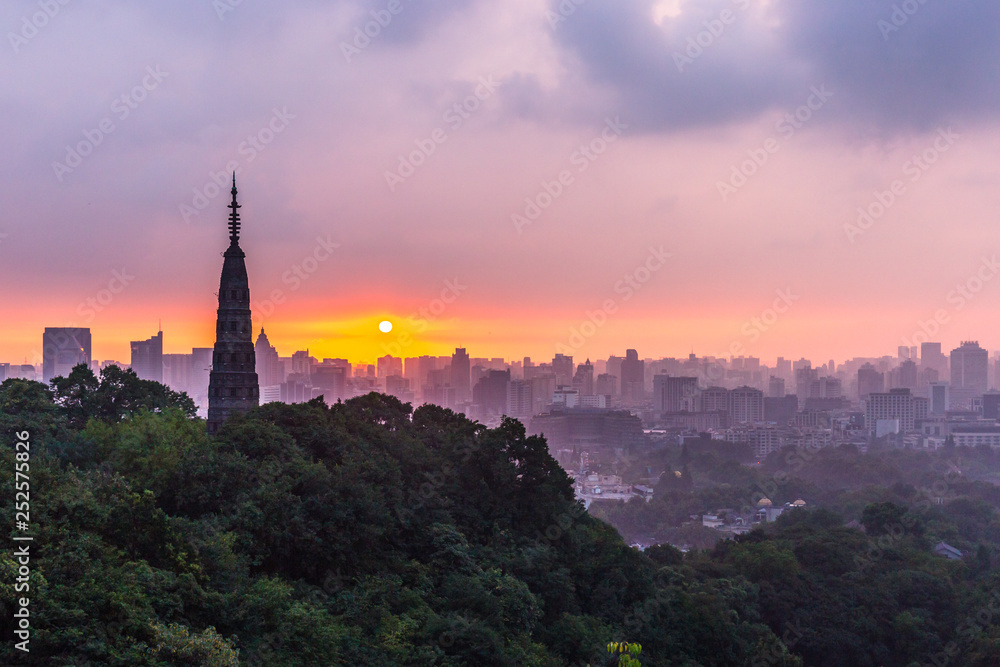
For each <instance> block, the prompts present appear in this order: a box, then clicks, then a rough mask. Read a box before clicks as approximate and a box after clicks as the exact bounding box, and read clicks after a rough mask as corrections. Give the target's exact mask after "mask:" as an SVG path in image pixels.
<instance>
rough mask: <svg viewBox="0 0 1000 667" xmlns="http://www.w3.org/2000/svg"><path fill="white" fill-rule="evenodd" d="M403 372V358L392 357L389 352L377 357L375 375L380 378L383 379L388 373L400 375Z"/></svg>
mask: <svg viewBox="0 0 1000 667" xmlns="http://www.w3.org/2000/svg"><path fill="white" fill-rule="evenodd" d="M402 374H403V360H402V359H400V358H399V357H394V356H392V355H390V354H387V355H385V356H384V357H379V358H378V362H377V364H376V369H375V375H376V376H377V377H378V378H379V379H380V380H384V379H385V378H387V377H389V376H390V375H402Z"/></svg>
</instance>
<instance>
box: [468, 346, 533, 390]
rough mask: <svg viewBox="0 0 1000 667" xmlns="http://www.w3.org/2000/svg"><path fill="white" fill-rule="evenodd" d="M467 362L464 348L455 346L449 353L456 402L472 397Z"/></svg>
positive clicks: (469, 369) (470, 376) (470, 377)
mask: <svg viewBox="0 0 1000 667" xmlns="http://www.w3.org/2000/svg"><path fill="white" fill-rule="evenodd" d="M469 363H470V362H469V355H468V353H466V351H465V348H464V347H457V348H455V354H453V355H451V386H452V388H454V390H455V402H456V403H457V404H462V403H468V402H469V401H470V400H471V399H472V375H471V372H470V371H471V367H470V366H469ZM528 363H530V360H528Z"/></svg>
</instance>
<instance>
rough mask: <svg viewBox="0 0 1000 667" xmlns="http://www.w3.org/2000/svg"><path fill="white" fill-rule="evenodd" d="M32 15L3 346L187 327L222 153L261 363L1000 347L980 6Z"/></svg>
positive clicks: (204, 277) (199, 290)
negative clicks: (779, 308) (74, 330)
mask: <svg viewBox="0 0 1000 667" xmlns="http://www.w3.org/2000/svg"><path fill="white" fill-rule="evenodd" d="M53 6H54V7H56V9H55V10H50V14H51V15H48V14H47V15H46V16H47V18H45V20H44V21H42V20H39V19H37V17H36V16H35V14H36V13H37V12H38V11H42V10H41V9H39V5H36V4H35V3H26V2H25V3H21V2H18V3H5V4H4V6H3V7H0V25H4V26H6V27H7V32H8V34H7V35H6V40H5V41H6V42H7V44H6V48H5V49H2V50H0V75H2V76H3V78H4V81H5V82H7V85H6V86H5V87H4V90H3V93H2V95H3V108H4V114H3V116H2V118H0V123H2V125H3V127H4V130H5V131H4V136H5V137H7V142H6V156H7V159H6V160H5V161H4V165H3V167H0V168H2V170H3V171H2V176H3V178H2V180H0V182H2V185H0V193H2V195H3V199H4V202H5V206H4V215H3V218H2V219H0V280H2V281H3V282H4V284H5V285H8V286H10V287H9V288H8V289H7V290H5V298H4V300H3V303H2V304H0V321H2V322H3V329H4V336H3V338H2V341H0V359H4V360H5V361H6V360H9V361H12V362H13V361H18V362H19V361H21V360H22V359H24V358H26V357H27V358H29V361H31V360H32V357H33V356H35V355H38V354H40V349H39V344H40V334H41V331H42V329H43V328H44V327H46V326H66V325H76V326H86V327H89V328H90V329H91V330H92V331H93V336H94V357H95V358H99V359H126V358H127V356H128V342H129V340H141V339H145V338H147V337H149V336H150V335H152V333H154V332H155V331H156V330H157V323H158V322H159V321H160V320H162V322H163V329H164V330H165V331H166V332H167V335H166V338H165V351H166V352H187V351H190V349H191V348H193V347H207V346H210V345H211V344H212V341H213V329H212V326H213V321H214V309H215V307H216V304H215V298H216V297H215V294H214V292H215V289H216V285H217V273H218V260H219V255H218V253H220V252H221V251H222V250H223V249H224V247H225V218H226V215H227V212H226V208H225V206H226V203H227V198H226V196H225V191H226V186H225V184H224V183H223V184H222V186H221V187H220V186H219V183H220V182H223V181H225V180H226V178H227V174H228V172H229V171H231V170H233V169H235V170H237V171H238V172H239V174H238V177H239V180H240V188H241V203H242V204H243V211H242V212H243V219H244V225H245V226H244V234H243V240H242V243H243V246H244V248H245V249H246V251H247V254H248V269H249V272H250V278H251V281H250V288H251V292H252V296H253V318H254V326H255V328H260V326H261V325H263V326H265V327H266V329H267V331H268V334H269V337H270V339H271V342H272V344H274V345H275V346H276V347H278V348H279V349H281V350H282V351H283V352H284V351H285V350H287V351H288V353H290V352H291V351H294V350H299V349H306V348H308V349H309V350H310V351H311V353H313V354H314V355H315V356H317V357H319V358H322V357H345V358H350V359H351V360H356V361H358V362H368V363H374V361H375V359H376V358H377V357H379V356H383V355H384V354H385V353H386V348H385V346H386V345H391V344H392V343H393V342H396V341H397V340H398V336H399V335H400V334H409V335H411V336H413V342H412V344H410V345H409V346H408V349H407V350H406V352H405V356H419V355H421V354H435V355H444V354H450V353H451V352H452V351H453V350H454V348H455V347H457V346H464V347H467V348H468V349H470V351H472V353H473V354H477V355H482V356H484V357H501V356H502V357H505V358H508V359H519V358H520V357H522V356H532V357H534V358H538V359H548V358H551V356H552V354H553V353H554V352H558V351H560V349H559V348H558V347H557V346H558V345H560V344H564V345H570V343H569V341H570V339H571V337H572V335H573V333H572V329H573V328H574V327H575V328H576V329H577V330H579V329H580V327H581V325H582V324H583V323H585V322H587V321H588V320H592V319H593V318H592V317H590V316H589V315H588V313H589V314H593V313H595V312H597V311H600V310H602V309H603V307H604V304H605V303H606V302H608V300H611V301H613V302H614V305H615V307H616V308H615V309H616V312H614V313H611V314H608V316H607V318H606V323H605V324H603V325H602V326H599V327H597V328H596V331H595V333H594V334H593V335H591V336H585V337H584V340H583V342H582V344H581V345H579V346H572V347H573V348H574V349H573V353H574V356H575V357H576V358H577V359H578V360H582V359H584V358H586V357H588V356H589V357H593V358H606V357H607V356H609V355H611V354H619V355H621V354H624V351H625V349H627V348H635V349H638V350H640V351H641V353H642V354H643V356H647V357H651V358H659V357H667V356H674V357H685V356H686V355H687V354H688V353H689V352H691V351H692V350H694V351H695V352H696V353H698V354H699V355H716V356H729V355H730V354H731V352H730V350H731V347H732V345H733V344H734V343H740V344H741V345H743V346H744V348H745V349H744V351H743V352H742V354H746V355H752V356H756V357H760V358H763V359H765V360H773V359H775V358H776V357H777V356H785V357H786V358H794V359H798V358H799V357H806V358H811V359H813V360H814V361H816V362H817V363H825V362H826V360H829V359H831V358H832V359H837V360H844V359H849V358H853V357H856V356H880V355H882V354H890V355H892V354H894V352H895V350H896V348H897V346H899V345H904V344H907V342H908V341H913V338H914V335H915V334H917V333H918V332H921V331H922V330H923V329H925V328H926V327H924V326H923V324H926V323H928V322H932V321H934V320H936V321H937V322H936V325H937V326H936V327H935V331H934V333H933V335H930V336H928V338H929V339H930V340H941V341H943V342H944V347H945V348H946V349H951V348H952V347H956V346H958V344H959V343H960V342H961V341H962V340H965V339H976V340H979V341H980V342H981V344H982V345H983V346H984V347H986V348H987V349H995V348H1000V337H998V335H997V334H996V332H997V331H998V330H1000V315H998V314H997V312H998V311H997V309H996V308H994V307H993V305H994V304H995V303H996V299H997V297H998V296H1000V294H998V284H1000V281H993V278H994V277H995V275H996V271H997V265H996V259H995V257H994V248H995V247H996V244H995V240H994V235H995V230H996V228H997V223H998V220H997V214H998V204H1000V201H998V195H997V188H996V183H997V182H998V181H1000V168H998V166H997V160H996V155H997V153H998V149H1000V132H998V129H1000V128H998V125H997V120H996V118H997V116H996V114H995V113H994V112H995V110H996V108H997V103H998V86H1000V83H998V78H997V77H996V76H995V70H996V62H997V57H996V56H997V49H998V48H1000V47H998V44H1000V40H997V39H996V34H995V32H996V30H997V27H996V26H997V25H998V21H997V20H996V19H997V18H1000V17H998V16H997V15H998V14H1000V8H997V7H994V6H992V5H984V4H983V3H977V2H958V3H947V4H945V3H926V4H914V7H916V8H917V9H916V10H915V11H914V12H912V13H906V12H904V13H902V14H896V13H894V8H893V5H892V3H887V2H875V3H873V2H861V1H860V0H859V1H851V2H838V3H835V4H825V5H822V6H815V5H803V4H799V3H791V2H782V1H770V2H741V1H737V0H718V1H710V2H697V3H695V2H680V1H667V2H663V1H652V0H641V1H640V0H629V1H627V2H620V3H613V4H611V3H599V2H592V1H591V2H570V1H568V0H567V2H564V3H561V4H560V3H549V2H542V1H540V0H512V1H511V2H504V3H499V4H497V3H485V2H474V1H465V2H447V3H446V2H439V3H423V4H417V3H413V4H410V3H407V2H403V3H400V4H398V5H394V9H395V10H398V11H396V12H395V13H393V12H390V11H389V9H387V7H388V5H387V3H385V2H377V1H373V2H318V1H317V2H306V3H295V5H294V6H284V5H279V4H276V3H251V2H243V3H238V2H232V1H231V0H224V1H222V2H215V3H212V2H200V1H194V0H192V1H189V2H177V3H171V4H170V6H169V7H165V6H159V5H150V6H147V5H141V6H127V7H120V6H118V5H116V4H114V3H110V2H96V3H88V4H86V5H83V4H76V3H68V4H61V3H56V4H55V5H53ZM112 7H113V8H114V9H113V12H112ZM387 17H388V18H387ZM372 21H375V23H374V24H372ZM38 24H41V25H38ZM373 25H374V26H375V27H372V26H373ZM366 29H367V30H368V32H369V35H365V34H364V31H365V30H366ZM955 71H961V72H962V73H963V76H961V77H956V76H954V75H953V73H954V72H955ZM887 91H891V94H887ZM84 153H85V154H84ZM220 193H221V194H220ZM533 207H534V208H533ZM651 253H654V255H655V254H656V253H659V255H657V256H659V257H665V256H666V255H669V257H668V258H666V259H663V260H662V261H660V260H657V262H656V263H657V264H658V266H657V269H656V270H653V271H646V272H645V273H644V272H643V271H644V270H643V269H642V267H643V266H644V265H645V264H646V263H647V261H649V260H650V257H651ZM637 271H638V272H639V273H638V275H637V273H636V272H637ZM116 272H118V273H119V274H121V275H122V276H124V277H125V278H127V280H125V281H124V283H123V282H122V281H121V280H120V278H119V277H116ZM647 274H648V275H647ZM630 276H631V277H634V278H645V281H643V282H640V283H637V288H636V289H632V288H628V289H629V290H630V291H629V292H626V290H625V288H624V287H623V284H624V283H623V281H626V278H627V277H630ZM115 281H118V282H115ZM449 284H451V285H455V284H458V285H460V286H462V288H463V289H462V290H461V291H460V294H458V295H456V296H455V298H454V299H453V301H452V302H451V303H448V304H447V306H446V307H445V308H443V309H439V310H440V312H435V313H434V314H433V316H432V317H431V318H423V322H424V324H426V326H417V325H414V324H413V322H412V320H410V316H411V315H413V314H418V313H419V312H420V310H421V309H424V310H425V311H427V312H430V310H429V309H431V308H432V307H435V308H436V306H435V299H438V298H440V297H441V295H442V292H444V291H447V290H448V289H449V287H448V286H449ZM118 286H121V287H122V289H119V290H117V291H114V292H113V298H106V297H107V291H110V288H112V287H118ZM616 286H618V287H619V288H620V289H618V290H616ZM276 291H277V292H276ZM626 294H630V296H629V298H628V299H626V298H625V296H626ZM780 294H791V295H794V297H795V298H794V300H793V301H792V303H791V305H790V306H789V307H788V308H787V309H786V312H783V313H780V315H779V316H778V317H777V318H771V317H770V316H769V314H768V309H770V308H772V307H773V305H774V303H775V301H776V300H778V299H780ZM274 296H279V297H280V298H281V299H282V300H283V302H282V303H276V301H277V300H276V299H273V298H272V297H274ZM95 304H96V306H95ZM418 318H420V316H419V315H418ZM753 318H758V320H760V319H761V318H765V319H764V321H766V322H769V323H768V324H766V325H763V326H758V325H757V324H755V323H754V320H753ZM383 320H388V321H391V322H392V323H393V325H394V329H393V331H392V332H390V333H388V334H385V333H382V332H380V331H379V329H378V324H379V322H381V321H383ZM418 329H420V330H418ZM919 342H920V341H919V339H918V340H917V341H916V342H910V343H909V344H919ZM36 362H40V357H38V358H37V359H36Z"/></svg>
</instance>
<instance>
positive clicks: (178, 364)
mask: <svg viewBox="0 0 1000 667" xmlns="http://www.w3.org/2000/svg"><path fill="white" fill-rule="evenodd" d="M191 362H192V356H191V355H190V354H165V355H163V384H165V385H167V386H168V387H170V388H171V389H173V390H174V391H185V392H189V391H190V390H191Z"/></svg>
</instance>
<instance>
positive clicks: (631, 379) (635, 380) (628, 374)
mask: <svg viewBox="0 0 1000 667" xmlns="http://www.w3.org/2000/svg"><path fill="white" fill-rule="evenodd" d="M608 363H609V365H610V361H609V362H608ZM620 377H621V379H622V400H623V401H625V404H626V405H637V404H639V403H642V401H643V399H644V398H645V396H646V392H645V388H644V383H645V378H646V362H644V361H642V360H641V359H639V353H638V352H636V351H635V350H625V359H624V360H623V361H622V365H621V375H620Z"/></svg>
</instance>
